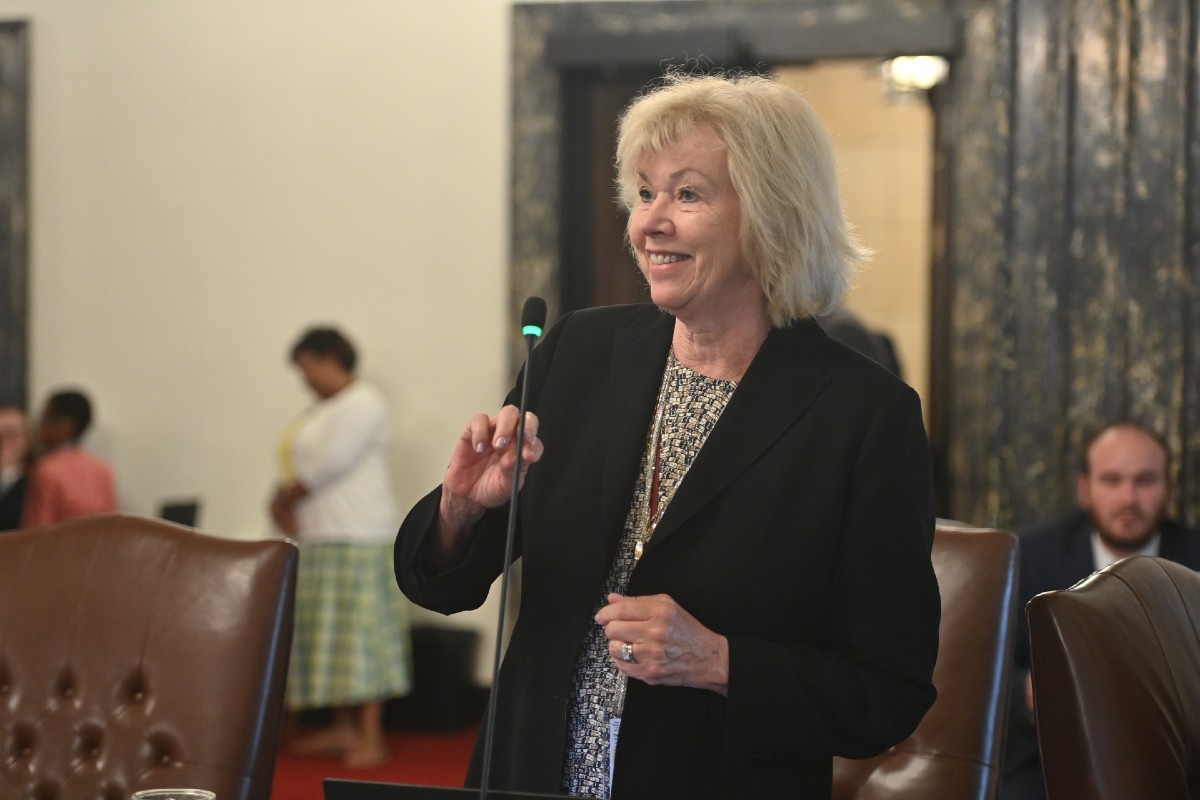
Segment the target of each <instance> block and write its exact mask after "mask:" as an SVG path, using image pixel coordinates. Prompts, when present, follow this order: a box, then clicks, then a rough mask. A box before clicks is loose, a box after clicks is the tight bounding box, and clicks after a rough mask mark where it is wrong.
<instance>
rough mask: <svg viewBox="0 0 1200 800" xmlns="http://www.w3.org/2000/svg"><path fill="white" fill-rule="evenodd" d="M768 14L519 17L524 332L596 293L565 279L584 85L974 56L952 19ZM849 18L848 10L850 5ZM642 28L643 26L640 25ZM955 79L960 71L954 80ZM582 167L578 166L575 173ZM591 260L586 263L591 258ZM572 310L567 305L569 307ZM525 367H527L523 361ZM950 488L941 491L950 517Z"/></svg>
mask: <svg viewBox="0 0 1200 800" xmlns="http://www.w3.org/2000/svg"><path fill="white" fill-rule="evenodd" d="M796 5H798V4H792V6H791V8H790V9H789V8H787V7H785V6H784V5H774V4H761V5H749V4H748V5H746V6H736V5H735V6H732V7H731V6H729V5H728V4H725V5H723V6H722V7H720V8H718V7H717V6H716V5H715V4H711V3H704V2H696V3H690V2H643V3H635V4H623V3H565V4H537V5H532V4H531V5H527V6H517V7H516V8H515V13H514V56H513V58H514V70H513V73H514V118H513V140H514V141H513V148H514V149H513V155H514V163H513V172H514V184H513V202H512V209H513V217H512V219H513V259H512V272H511V287H512V294H511V298H510V309H511V311H510V314H511V317H512V319H513V322H514V324H515V320H516V319H517V318H518V317H519V309H520V307H521V305H522V304H523V302H524V298H525V297H526V296H528V295H530V294H540V295H542V296H544V297H546V298H547V300H548V301H549V302H550V307H551V319H553V318H554V317H555V316H557V314H558V313H560V312H561V310H562V308H563V306H564V305H566V306H569V305H575V304H577V303H576V301H577V299H578V298H579V297H582V296H584V295H585V292H584V291H583V290H581V289H580V287H579V286H577V285H573V284H572V280H573V278H572V277H569V276H568V275H567V274H566V273H565V270H564V267H563V265H564V263H566V260H567V258H569V257H570V255H571V254H570V252H569V248H568V247H566V246H565V245H564V243H565V242H569V241H571V240H572V230H571V227H570V226H572V225H576V226H577V225H578V224H579V222H578V220H575V221H573V222H572V221H568V217H569V210H570V209H571V203H572V201H571V199H570V198H569V197H567V196H566V195H565V194H564V193H565V192H567V191H569V190H570V189H571V187H570V186H569V185H568V184H569V183H570V182H569V180H568V178H569V176H570V174H571V172H570V168H569V167H568V165H567V163H566V162H567V161H568V158H571V159H574V158H575V156H576V153H571V152H570V151H571V145H570V144H568V143H567V137H568V135H569V129H568V126H569V119H568V117H569V115H570V112H569V108H570V103H571V100H570V99H569V98H567V97H565V96H564V94H565V92H567V91H569V87H570V86H571V85H572V82H573V81H578V78H579V76H580V75H591V76H596V77H599V78H603V76H604V75H605V74H610V75H614V76H617V75H625V76H627V75H630V74H651V75H653V74H661V71H662V70H663V68H664V66H665V65H666V64H668V63H681V62H683V63H690V64H694V65H697V66H699V67H700V68H704V67H706V66H710V65H711V66H732V67H738V68H751V69H759V70H761V69H767V68H769V67H770V66H772V65H776V64H780V65H782V64H798V63H807V62H811V61H816V60H827V59H840V58H880V59H883V58H889V57H893V56H897V55H906V54H935V55H942V56H945V57H947V58H949V59H950V60H951V62H952V63H953V60H954V58H955V57H956V56H957V55H958V54H959V53H960V51H961V48H962V42H961V32H960V26H959V22H958V19H957V17H956V16H955V15H954V14H952V13H949V12H946V11H938V10H925V11H920V10H918V11H913V10H912V8H911V7H909V8H907V9H902V8H900V4H897V5H896V7H895V8H892V9H891V10H889V8H887V7H885V6H887V4H886V3H880V4H877V5H876V6H875V8H874V9H873V11H872V13H870V14H864V15H861V16H859V17H858V18H857V19H851V20H850V21H847V16H843V15H839V14H837V13H835V12H836V10H837V8H836V6H838V5H839V4H838V3H830V4H823V3H814V4H812V5H813V6H814V8H808V9H806V10H801V11H803V12H804V13H798V11H797V9H796ZM840 5H841V7H842V10H843V11H844V10H845V8H846V3H844V2H843V3H841V4H840ZM633 23H636V24H633ZM952 79H953V69H952V70H951V80H952ZM952 96H953V93H952V92H950V91H947V90H946V89H945V87H944V86H943V87H942V89H941V90H939V91H937V92H934V93H933V94H931V96H930V101H931V104H932V106H933V110H934V118H935V134H934V138H935V142H934V147H935V150H936V151H937V152H936V153H935V156H936V157H935V159H934V164H935V174H934V176H933V183H934V191H933V196H934V201H933V209H932V225H933V230H932V243H931V256H930V258H931V263H930V270H931V293H932V297H931V319H930V386H929V398H928V403H929V419H930V439H931V441H932V444H933V448H934V469H935V472H936V473H937V474H938V475H939V476H942V475H944V474H945V470H946V463H947V442H946V439H947V436H948V419H949V409H950V408H951V407H952V405H951V404H952V397H951V381H950V352H949V345H948V341H949V335H948V332H949V331H950V330H951V329H952V324H951V318H950V314H951V311H952V308H951V306H952V304H951V303H950V301H949V298H950V297H951V290H952V287H951V276H950V275H949V270H948V266H947V265H948V264H949V263H951V258H950V238H949V234H948V232H949V231H950V230H951V229H952V225H951V215H952V210H953V208H954V203H953V201H952V198H951V197H950V196H949V194H950V188H951V187H952V185H953V181H952V176H951V175H950V173H949V169H950V164H952V163H953V162H952V159H950V158H949V157H947V155H948V149H949V148H950V147H951V146H952V137H951V136H950V135H949V133H948V132H947V131H946V130H945V127H944V125H943V124H942V122H941V120H943V118H944V116H945V112H946V111H947V110H948V108H947V106H948V104H949V103H950V102H951V100H950V98H951V97H952ZM572 163H573V162H572ZM547 185H553V186H555V187H556V191H555V192H554V193H552V194H551V193H543V194H542V196H540V197H537V198H535V197H533V196H532V195H531V194H530V193H529V189H531V188H532V187H535V186H540V188H541V189H545V188H546V186H547ZM585 257H586V256H585ZM564 301H565V302H564ZM513 354H514V355H513V359H514V365H515V364H516V363H518V360H519V358H520V356H521V353H519V352H518V351H517V350H516V349H514V351H513ZM946 484H947V482H946V481H944V480H938V481H937V482H936V485H937V486H938V492H939V498H938V507H939V509H941V508H945V505H946V503H945V496H944V491H945V487H946Z"/></svg>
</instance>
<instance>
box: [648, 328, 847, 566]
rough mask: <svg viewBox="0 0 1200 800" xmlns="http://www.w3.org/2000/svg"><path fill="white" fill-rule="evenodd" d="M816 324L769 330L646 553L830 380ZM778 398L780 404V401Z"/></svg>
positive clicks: (763, 446) (775, 435)
mask: <svg viewBox="0 0 1200 800" xmlns="http://www.w3.org/2000/svg"><path fill="white" fill-rule="evenodd" d="M826 344H827V340H826V339H825V336H824V334H823V333H821V331H820V329H818V328H817V326H816V323H814V322H811V321H807V320H806V321H802V322H799V323H796V324H795V325H793V326H792V327H790V328H784V329H776V330H772V331H771V333H770V334H769V335H768V336H767V339H766V341H764V342H763V346H762V348H761V349H760V350H759V352H758V355H757V356H755V358H754V361H753V362H751V364H750V368H749V369H747V370H746V374H745V375H744V376H743V377H742V380H741V382H740V383H739V384H738V387H737V389H736V390H735V391H734V393H733V396H732V397H731V398H730V400H729V405H728V406H726V407H725V410H724V411H723V412H722V414H721V418H720V420H718V422H717V425H716V427H715V428H713V431H712V433H711V434H709V437H708V440H707V441H706V442H705V443H704V446H703V447H702V448H700V453H699V454H698V455H697V456H696V460H695V461H694V462H693V463H692V466H691V468H690V469H689V470H688V473H687V475H685V476H684V478H683V481H682V482H681V483H680V484H679V488H678V489H677V490H676V492H675V496H674V498H673V499H672V500H671V503H670V505H668V506H667V508H666V510H665V511H664V512H663V516H662V519H661V520H660V521H659V524H658V527H657V528H656V529H655V532H654V537H653V538H652V539H651V541H650V544H649V545H648V546H647V552H649V551H650V550H652V549H654V547H655V546H656V545H660V544H661V543H662V542H663V541H664V540H665V539H667V538H668V537H669V536H670V535H671V533H672V532H674V531H675V530H676V529H677V528H678V527H679V526H680V525H681V524H682V523H683V522H684V521H685V520H687V518H688V517H690V516H691V515H692V514H694V513H696V511H698V510H699V509H700V508H701V507H702V506H703V505H704V504H705V503H707V502H708V501H709V500H711V499H712V498H713V497H714V496H715V495H716V494H718V493H719V492H720V491H721V490H722V489H724V488H725V487H726V486H727V485H728V484H729V483H730V482H731V481H732V480H733V479H734V478H736V477H737V476H738V475H739V474H741V473H742V472H743V471H745V470H746V469H747V468H748V467H749V466H750V465H751V464H752V463H753V462H754V461H755V460H756V459H757V458H758V457H759V456H760V455H762V453H763V452H764V451H766V450H767V449H768V448H769V447H771V445H772V444H773V443H774V442H775V441H776V440H777V439H778V438H779V437H780V436H781V435H782V434H783V433H784V431H786V430H787V429H788V428H789V427H791V426H792V424H794V423H795V421H796V420H797V419H799V418H800V417H801V416H803V415H804V413H805V412H806V411H808V409H809V407H810V406H811V405H812V403H813V401H814V400H816V399H817V396H818V395H820V393H821V391H822V389H824V387H825V386H826V384H828V382H829V378H828V376H827V374H826V370H825V366H824V352H825V345H826ZM781 401H782V402H781Z"/></svg>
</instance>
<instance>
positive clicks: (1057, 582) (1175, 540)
mask: <svg viewBox="0 0 1200 800" xmlns="http://www.w3.org/2000/svg"><path fill="white" fill-rule="evenodd" d="M1092 530H1093V525H1092V522H1091V519H1090V518H1089V517H1088V515H1087V512H1086V511H1084V510H1083V509H1076V510H1074V511H1072V512H1071V513H1069V514H1067V515H1066V516H1064V517H1061V518H1059V519H1056V520H1053V521H1052V522H1048V523H1044V524H1042V525H1039V526H1037V527H1034V528H1031V529H1029V530H1028V531H1024V532H1022V533H1021V537H1020V547H1021V577H1020V581H1019V586H1020V590H1019V597H1018V599H1019V602H1020V612H1021V613H1019V614H1018V615H1017V632H1016V633H1017V640H1016V643H1015V646H1014V648H1013V678H1012V682H1011V689H1010V697H1009V722H1008V739H1007V744H1006V747H1005V756H1004V773H1005V783H1006V784H1007V788H1005V789H1003V790H1002V791H1001V797H1002V798H1005V800H1010V799H1011V800H1034V798H1041V797H1045V792H1044V790H1043V789H1042V781H1041V757H1040V753H1039V751H1038V741H1037V728H1036V726H1035V724H1034V721H1033V719H1032V718H1031V717H1030V715H1029V712H1028V709H1027V708H1026V706H1025V676H1026V675H1027V674H1028V673H1029V668H1030V656H1029V633H1028V628H1027V623H1026V619H1025V606H1026V605H1027V604H1028V603H1029V601H1030V600H1032V599H1033V598H1034V596H1035V595H1039V594H1041V593H1042V592H1050V591H1055V590H1059V589H1067V588H1070V587H1071V586H1073V585H1075V584H1076V583H1078V582H1079V581H1081V580H1083V579H1084V578H1086V577H1087V576H1089V575H1091V574H1092V573H1093V572H1095V571H1096V567H1095V559H1094V558H1093V556H1092ZM1159 531H1160V532H1161V534H1162V538H1161V539H1160V540H1159V550H1158V554H1159V555H1160V556H1161V557H1162V558H1166V559H1169V560H1171V561H1175V562H1177V563H1179V564H1183V565H1184V566H1185V567H1189V568H1191V569H1194V570H1195V569H1200V535H1198V534H1197V533H1196V532H1195V531H1193V530H1189V529H1188V528H1184V527H1183V526H1181V525H1179V524H1178V523H1176V522H1172V521H1171V520H1164V521H1163V522H1162V524H1161V525H1160V526H1159ZM1018 787H1022V788H1020V789H1018ZM1026 787H1027V788H1026Z"/></svg>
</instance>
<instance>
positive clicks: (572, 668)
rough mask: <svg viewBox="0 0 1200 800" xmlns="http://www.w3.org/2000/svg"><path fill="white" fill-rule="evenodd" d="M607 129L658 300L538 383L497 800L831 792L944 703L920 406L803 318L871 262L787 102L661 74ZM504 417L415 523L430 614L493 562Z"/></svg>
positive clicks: (479, 598) (408, 572) (467, 432)
mask: <svg viewBox="0 0 1200 800" xmlns="http://www.w3.org/2000/svg"><path fill="white" fill-rule="evenodd" d="M619 136H620V138H619V143H618V147H617V174H618V184H619V188H620V196H621V199H622V201H623V202H624V204H625V205H626V206H627V207H628V209H629V212H630V213H629V223H628V229H627V233H628V240H629V245H630V249H631V251H632V253H633V255H634V258H635V259H636V261H637V264H638V267H639V269H640V270H641V272H642V274H643V275H644V276H645V279H646V282H647V283H648V284H649V288H650V296H651V300H652V301H653V302H652V303H648V304H645V305H632V306H620V307H610V308H598V309H589V310H585V311H579V312H576V313H572V314H568V315H566V316H564V317H563V318H562V319H561V320H559V321H558V322H557V323H556V324H555V325H554V326H553V328H552V329H551V330H550V332H549V333H548V334H547V335H546V337H545V339H544V340H543V341H542V342H541V344H540V345H539V346H538V347H537V348H536V349H535V351H534V353H533V356H532V358H531V361H530V363H529V365H528V367H527V369H528V370H529V386H530V398H531V399H530V402H529V408H530V414H529V417H528V419H527V421H526V426H527V428H526V431H527V436H528V438H527V439H526V443H525V448H524V453H523V457H524V458H525V459H526V463H527V465H528V468H527V470H526V471H525V472H524V473H523V475H522V476H521V480H522V482H523V483H522V489H521V499H520V507H519V513H518V531H517V535H518V537H519V539H518V548H519V552H520V555H521V557H522V559H523V564H524V566H523V571H522V595H521V608H520V614H519V617H518V619H517V622H516V626H515V629H514V631H513V634H512V638H511V641H510V643H509V645H508V650H507V654H506V656H505V659H504V664H503V669H502V675H501V680H500V684H499V694H498V696H497V707H498V712H497V713H498V717H497V723H496V732H497V734H496V742H495V744H496V750H495V755H494V759H493V765H492V775H491V781H490V785H491V786H493V787H495V788H502V787H512V788H516V789H521V790H526V791H542V792H566V793H567V794H570V795H572V796H590V797H601V798H604V797H610V796H611V797H615V798H618V799H619V800H625V799H636V798H647V800H649V799H650V798H666V797H689V798H693V797H694V798H734V797H738V798H750V797H754V798H769V797H822V796H824V797H828V796H829V793H830V783H831V770H832V767H831V757H832V756H834V755H842V756H849V757H865V756H870V755H874V754H875V753H878V752H880V751H882V750H884V749H886V748H887V747H889V746H890V745H893V744H895V743H897V742H899V741H900V740H902V739H904V738H905V737H906V736H908V735H909V734H910V733H911V732H912V730H913V729H914V728H915V727H916V725H917V723H918V722H919V721H920V719H921V717H922V715H923V714H924V713H925V710H926V709H927V708H928V707H929V705H930V704H931V703H932V702H933V698H934V694H935V692H934V688H933V685H932V683H931V676H932V670H933V665H934V661H935V659H936V655H937V637H938V621H939V613H940V604H939V598H938V589H937V582H936V579H935V577H934V574H933V569H932V566H931V564H930V558H929V553H930V547H931V543H932V538H933V526H934V514H933V508H932V499H931V497H932V491H931V471H930V459H929V448H928V442H927V439H926V436H925V429H924V425H923V423H922V418H921V409H920V402H919V400H918V398H917V395H916V393H915V392H913V391H912V389H911V388H909V387H908V386H906V385H905V384H903V383H902V382H901V381H899V380H898V379H896V378H895V377H894V376H893V375H891V374H890V373H888V372H887V371H886V370H884V369H883V368H881V367H879V366H878V365H877V364H875V363H874V362H872V361H870V360H868V359H866V358H864V357H862V356H860V355H858V354H857V353H854V352H853V351H851V350H849V349H848V348H846V347H844V346H842V345H840V344H838V343H837V342H834V341H832V340H831V339H829V337H827V336H826V335H825V334H824V333H823V332H822V331H821V329H820V328H819V327H818V325H817V324H816V323H815V322H814V321H813V319H812V317H813V315H816V314H821V313H824V312H826V311H828V310H829V309H831V308H833V307H834V306H836V305H837V303H838V301H839V300H840V299H841V296H842V294H843V293H844V292H845V289H846V286H847V284H848V276H849V274H850V272H851V270H852V269H853V268H854V266H855V264H856V263H857V262H858V261H859V260H860V259H861V258H862V256H863V251H862V250H861V248H860V247H859V246H858V245H857V244H856V243H855V241H854V239H853V237H852V236H851V234H850V231H849V228H848V226H847V224H846V222H845V220H844V219H843V216H842V210H841V205H840V201H839V198H838V190H837V180H836V171H835V167H834V163H833V157H832V152H831V149H830V147H829V143H828V141H827V139H826V136H825V134H824V132H823V131H822V129H821V126H820V124H819V122H818V121H817V119H816V117H815V115H814V114H813V112H812V110H811V109H810V108H809V107H808V105H807V103H805V102H804V100H803V99H802V98H801V97H800V96H799V94H797V93H796V92H795V91H794V90H792V89H789V88H787V87H785V86H782V85H780V84H777V83H775V82H773V81H770V80H768V79H766V78H762V77H756V76H731V77H726V76H708V77H694V76H686V75H672V76H668V77H667V78H666V79H665V80H664V81H663V82H662V84H661V85H660V86H658V87H657V88H654V89H652V90H651V91H648V92H647V93H646V94H644V95H643V96H641V97H640V98H638V99H637V100H636V101H635V102H634V103H633V105H632V106H631V107H630V109H629V110H628V111H627V113H626V114H625V116H624V118H623V120H622V122H621V128H620V135H619ZM516 398H517V394H516V392H515V390H514V392H513V393H512V394H510V395H509V397H508V401H507V404H506V405H505V406H504V407H503V408H501V409H500V410H499V411H498V412H496V413H494V414H490V415H489V414H477V415H476V416H474V417H472V418H471V419H470V420H469V421H468V423H467V425H466V426H465V427H464V429H463V431H462V433H461V435H460V436H459V438H458V440H457V442H456V443H455V446H454V448H453V450H452V454H451V458H450V463H449V466H448V467H447V469H446V472H445V474H444V476H443V481H442V485H441V486H440V487H438V488H437V489H436V490H434V491H433V492H432V493H431V494H430V495H428V496H427V497H426V498H424V499H423V500H421V501H420V502H419V503H418V504H417V505H416V506H415V507H414V508H413V509H412V511H410V513H409V515H408V517H407V519H406V520H405V522H404V523H403V525H402V526H401V528H400V532H399V535H398V537H397V543H396V574H397V576H398V580H399V581H400V584H401V586H402V587H403V588H404V590H405V592H406V593H407V594H408V596H409V597H410V598H411V599H413V600H414V601H415V602H417V603H419V604H422V605H425V606H428V607H430V608H433V609H436V610H438V611H442V612H445V613H452V612H455V611H459V610H462V609H467V608H474V607H476V606H478V605H479V604H480V603H482V602H483V599H484V598H485V597H486V595H487V592H488V587H489V586H490V584H491V582H492V581H493V580H494V579H495V577H496V576H497V575H498V574H499V573H500V572H501V570H502V568H503V566H504V564H503V563H502V562H503V555H504V544H503V543H504V534H505V527H506V521H507V514H508V510H507V507H508V500H509V493H510V491H511V489H512V479H513V472H512V471H513V468H514V466H515V459H516V453H515V452H514V448H513V440H514V432H515V429H516V427H517V414H518V412H517V409H516V407H515V406H514V403H515V401H516ZM481 755H482V754H481V753H480V752H479V751H478V750H477V752H476V763H475V764H474V766H473V769H472V772H471V774H470V776H469V778H468V782H469V783H477V782H478V780H479V777H480V772H479V762H480V760H481V759H480V757H481Z"/></svg>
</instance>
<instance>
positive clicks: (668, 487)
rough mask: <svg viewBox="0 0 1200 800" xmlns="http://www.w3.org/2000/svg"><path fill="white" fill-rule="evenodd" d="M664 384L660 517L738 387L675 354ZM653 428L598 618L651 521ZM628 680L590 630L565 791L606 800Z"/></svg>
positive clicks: (571, 724)
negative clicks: (612, 732)
mask: <svg viewBox="0 0 1200 800" xmlns="http://www.w3.org/2000/svg"><path fill="white" fill-rule="evenodd" d="M663 382H664V385H663V389H662V395H661V399H660V401H659V402H660V403H661V404H662V406H663V407H662V409H661V410H662V423H661V428H660V439H661V443H660V444H659V480H658V511H659V517H660V518H661V515H662V512H663V511H664V510H665V508H666V505H667V503H669V501H670V498H671V496H672V495H673V494H674V492H675V488H676V487H677V486H678V485H679V483H680V482H681V481H682V480H683V476H684V475H685V474H687V471H688V468H689V467H690V466H691V465H692V462H693V461H694V460H695V458H696V455H697V454H698V453H699V452H700V448H701V446H702V445H703V444H704V441H705V439H707V438H708V435H709V433H710V432H711V431H712V429H713V427H714V426H715V425H716V424H717V419H719V418H720V416H721V412H722V411H723V410H724V409H725V406H726V405H727V404H728V403H729V398H730V397H732V396H733V390H734V389H735V388H737V381H725V380H718V379H715V378H709V377H706V376H704V375H701V374H699V373H697V372H693V371H692V370H690V369H688V368H687V367H685V366H684V365H683V364H681V363H679V361H678V360H677V359H676V358H675V352H674V350H672V351H671V353H670V355H669V356H668V358H667V366H666V370H665V372H664V374H663ZM657 414H658V409H656V410H655V415H656V416H657ZM653 427H654V426H653V425H651V430H650V431H647V434H646V448H645V451H644V452H643V455H642V465H641V469H640V470H639V473H638V474H639V477H638V480H637V483H636V485H635V486H634V487H633V497H632V498H631V500H630V505H629V514H628V515H627V516H626V518H625V528H624V531H623V533H622V535H621V542H620V544H619V545H618V547H617V556H616V558H615V559H614V561H613V564H612V566H611V567H610V568H609V571H608V577H607V578H605V581H604V586H603V588H602V589H601V591H600V595H599V597H597V598H596V605H595V607H594V608H593V609H592V612H593V614H595V613H598V612H599V611H600V607H601V606H602V605H603V604H604V603H605V600H606V597H607V596H608V594H609V593H617V594H623V593H624V592H625V588H626V587H627V586H628V585H629V578H630V576H631V575H632V574H633V568H634V564H635V559H634V547H635V546H636V544H637V541H638V539H639V537H640V536H642V535H643V532H644V531H645V530H646V527H647V525H648V522H649V520H648V516H649V513H650V511H649V506H650V504H649V503H648V502H647V493H648V492H649V483H650V482H649V481H647V478H646V476H647V474H648V472H649V462H650V459H652V458H653V450H654V447H653V442H652V441H651V437H652V435H653V433H652V431H653ZM625 680H626V679H625V676H623V675H622V674H621V673H620V671H618V670H617V667H616V664H615V663H614V661H613V659H612V657H611V656H610V655H609V653H608V638H607V637H606V636H605V635H604V629H603V628H602V627H601V626H599V625H593V626H591V628H590V629H589V630H588V634H587V635H586V636H585V637H584V640H583V643H582V645H581V647H580V652H579V658H578V660H577V661H576V663H575V673H574V675H573V677H572V681H571V694H572V699H571V707H570V715H569V716H570V718H569V721H568V727H567V760H566V766H565V768H564V771H563V790H564V791H565V792H566V793H567V794H569V795H572V796H577V797H578V796H584V797H595V798H601V799H602V800H606V798H608V796H609V785H608V774H609V764H608V730H609V729H608V721H609V718H610V716H612V714H613V713H614V709H616V708H618V705H619V703H620V701H621V698H623V696H624V689H625Z"/></svg>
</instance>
